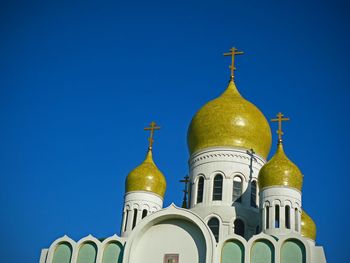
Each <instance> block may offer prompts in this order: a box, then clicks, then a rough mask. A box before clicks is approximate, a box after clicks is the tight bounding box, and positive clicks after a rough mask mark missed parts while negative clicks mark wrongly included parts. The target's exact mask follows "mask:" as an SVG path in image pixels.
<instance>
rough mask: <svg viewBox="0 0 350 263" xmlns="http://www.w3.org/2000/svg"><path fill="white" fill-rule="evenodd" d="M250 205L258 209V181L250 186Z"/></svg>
mask: <svg viewBox="0 0 350 263" xmlns="http://www.w3.org/2000/svg"><path fill="white" fill-rule="evenodd" d="M250 205H251V206H252V207H257V205H256V181H253V182H252V184H251V186H250Z"/></svg>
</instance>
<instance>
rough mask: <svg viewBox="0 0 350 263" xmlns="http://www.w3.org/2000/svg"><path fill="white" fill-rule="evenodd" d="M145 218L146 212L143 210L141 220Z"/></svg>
mask: <svg viewBox="0 0 350 263" xmlns="http://www.w3.org/2000/svg"><path fill="white" fill-rule="evenodd" d="M146 216H147V210H146V209H143V211H142V218H145V217H146Z"/></svg>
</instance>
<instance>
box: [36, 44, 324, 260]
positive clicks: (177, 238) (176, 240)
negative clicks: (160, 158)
mask: <svg viewBox="0 0 350 263" xmlns="http://www.w3.org/2000/svg"><path fill="white" fill-rule="evenodd" d="M242 53H243V52H240V51H238V50H237V49H236V48H232V49H230V52H229V53H225V54H224V55H226V56H230V57H231V60H232V63H231V66H230V68H231V78H230V81H229V83H228V86H227V88H226V90H225V91H224V92H223V93H222V94H221V95H220V96H219V97H217V98H215V99H213V100H212V101H209V102H208V103H206V104H205V105H204V106H203V107H202V108H201V109H199V110H198V112H197V113H196V114H195V116H194V117H193V118H192V121H191V123H190V125H189V128H188V133H187V144H188V148H189V152H190V157H189V161H188V164H189V172H188V173H189V176H186V177H185V178H184V180H182V181H183V182H185V183H186V189H185V190H184V192H185V197H184V201H183V205H182V207H177V206H176V205H174V204H172V205H170V206H169V207H163V197H164V193H165V191H166V177H165V176H164V175H163V173H162V172H161V171H160V169H159V168H158V167H157V165H156V163H155V160H156V158H154V157H153V135H154V131H155V130H157V129H159V128H160V127H158V126H157V125H156V123H155V122H152V123H151V125H150V126H149V127H147V128H145V129H146V130H149V131H150V138H149V146H148V150H147V153H146V156H145V159H144V161H143V162H142V163H141V164H140V165H139V166H137V167H136V168H135V169H134V170H132V171H131V172H130V173H129V174H128V175H127V176H126V180H125V195H124V204H123V205H124V208H123V214H122V215H121V217H122V224H121V231H120V235H119V236H118V235H116V234H114V235H112V236H110V237H108V238H105V239H99V238H96V237H93V236H91V235H89V236H87V237H84V238H82V239H80V240H77V241H75V240H72V239H71V238H69V237H68V236H66V235H65V236H63V237H60V238H58V239H56V240H55V241H54V242H53V243H52V244H51V245H50V247H49V248H45V249H42V251H41V256H40V263H141V262H144V263H325V262H326V258H325V254H324V250H323V247H322V246H318V245H317V244H316V225H315V223H314V221H313V220H312V219H311V217H310V216H309V215H308V214H307V213H306V212H305V208H304V206H303V205H302V185H303V180H304V176H303V174H302V172H301V171H300V170H299V168H298V166H297V165H296V164H294V163H293V162H292V161H291V160H290V159H289V158H288V157H287V155H286V153H285V151H284V145H283V138H282V135H283V132H282V124H283V122H284V121H288V120H289V118H287V117H285V116H284V115H283V114H282V113H278V114H277V116H276V118H275V119H272V120H271V121H272V122H277V124H278V129H277V135H278V138H276V139H274V141H276V143H277V150H276V152H275V153H274V154H273V157H272V158H271V159H270V160H267V156H268V154H269V152H270V148H271V143H272V134H271V128H270V125H269V122H268V121H267V119H266V118H265V116H264V115H263V113H262V112H261V111H260V110H259V109H258V108H257V107H256V106H255V105H254V104H252V103H251V102H249V101H248V100H246V99H245V98H243V97H242V95H241V94H240V93H239V91H238V89H237V87H236V84H235V81H234V69H235V67H234V59H235V55H239V54H242ZM305 180H310V179H309V177H308V175H305ZM187 195H188V197H187ZM306 210H307V208H306Z"/></svg>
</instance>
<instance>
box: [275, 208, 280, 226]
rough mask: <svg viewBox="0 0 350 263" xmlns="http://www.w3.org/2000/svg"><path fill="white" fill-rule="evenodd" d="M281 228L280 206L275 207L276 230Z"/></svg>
mask: <svg viewBox="0 0 350 263" xmlns="http://www.w3.org/2000/svg"><path fill="white" fill-rule="evenodd" d="M279 227H280V206H279V205H275V228H279Z"/></svg>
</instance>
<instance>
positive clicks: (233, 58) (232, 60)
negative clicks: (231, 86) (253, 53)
mask: <svg viewBox="0 0 350 263" xmlns="http://www.w3.org/2000/svg"><path fill="white" fill-rule="evenodd" d="M241 54H244V52H243V51H238V49H237V48H235V47H232V48H231V49H230V52H228V53H224V56H231V58H232V59H231V66H229V68H230V69H231V80H233V78H234V72H235V69H236V68H235V55H241Z"/></svg>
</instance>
